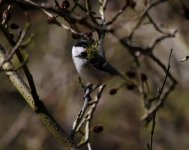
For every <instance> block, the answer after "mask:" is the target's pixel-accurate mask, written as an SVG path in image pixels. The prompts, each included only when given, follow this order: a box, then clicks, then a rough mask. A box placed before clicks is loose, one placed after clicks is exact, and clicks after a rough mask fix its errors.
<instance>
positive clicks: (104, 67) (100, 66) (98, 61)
mask: <svg viewBox="0 0 189 150" xmlns="http://www.w3.org/2000/svg"><path fill="white" fill-rule="evenodd" d="M88 62H89V63H90V65H91V66H93V67H94V68H95V69H97V70H100V71H103V72H106V73H110V74H112V75H118V74H120V73H119V72H118V71H117V70H116V69H115V68H113V67H112V66H111V65H110V64H109V63H108V62H107V60H106V59H105V58H104V57H102V56H101V55H97V56H96V57H94V58H91V59H90V60H89V59H88Z"/></svg>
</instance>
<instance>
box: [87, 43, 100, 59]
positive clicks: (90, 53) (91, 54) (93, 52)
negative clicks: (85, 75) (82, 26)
mask: <svg viewBox="0 0 189 150" xmlns="http://www.w3.org/2000/svg"><path fill="white" fill-rule="evenodd" d="M98 47H99V44H98V42H97V41H94V43H93V44H92V45H91V46H90V47H88V48H87V58H88V59H89V60H91V59H94V58H96V57H97V56H98Z"/></svg>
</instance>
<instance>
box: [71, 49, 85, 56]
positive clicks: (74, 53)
mask: <svg viewBox="0 0 189 150" xmlns="http://www.w3.org/2000/svg"><path fill="white" fill-rule="evenodd" d="M85 51H86V49H85V48H83V47H73V48H72V56H73V57H77V56H78V55H80V54H81V53H82V52H85Z"/></svg>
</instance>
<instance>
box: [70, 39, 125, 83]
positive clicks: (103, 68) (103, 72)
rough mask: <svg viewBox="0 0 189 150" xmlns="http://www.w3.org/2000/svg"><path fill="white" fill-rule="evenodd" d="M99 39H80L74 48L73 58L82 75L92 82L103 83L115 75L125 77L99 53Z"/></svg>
mask: <svg viewBox="0 0 189 150" xmlns="http://www.w3.org/2000/svg"><path fill="white" fill-rule="evenodd" d="M98 49H99V45H98V42H97V41H94V40H88V39H79V40H77V41H76V43H75V45H74V46H73V48H72V59H73V61H74V64H75V67H76V69H77V71H78V73H79V74H80V76H81V77H82V78H83V79H84V80H86V81H88V82H90V83H92V84H102V83H105V82H106V81H108V80H110V79H111V78H113V77H115V76H121V77H123V76H122V75H121V74H120V73H119V72H118V71H117V70H116V69H115V68H114V67H112V66H111V65H110V64H109V63H108V62H107V60H106V59H105V57H103V56H101V55H100V54H99V50H98Z"/></svg>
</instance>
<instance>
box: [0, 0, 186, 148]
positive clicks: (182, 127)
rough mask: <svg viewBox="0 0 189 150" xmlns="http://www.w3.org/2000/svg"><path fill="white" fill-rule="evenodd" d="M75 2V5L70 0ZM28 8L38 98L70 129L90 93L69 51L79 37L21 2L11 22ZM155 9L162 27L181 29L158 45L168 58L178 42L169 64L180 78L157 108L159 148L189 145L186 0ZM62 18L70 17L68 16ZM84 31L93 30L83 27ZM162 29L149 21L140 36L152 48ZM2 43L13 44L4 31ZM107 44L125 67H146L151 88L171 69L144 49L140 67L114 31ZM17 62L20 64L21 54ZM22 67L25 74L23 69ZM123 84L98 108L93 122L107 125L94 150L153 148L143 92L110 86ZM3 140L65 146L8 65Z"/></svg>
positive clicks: (95, 137) (1, 112)
mask: <svg viewBox="0 0 189 150" xmlns="http://www.w3.org/2000/svg"><path fill="white" fill-rule="evenodd" d="M0 2H1V1H0ZM59 2H61V1H59ZM91 2H92V3H93V5H92V6H93V7H94V8H93V10H97V8H98V3H96V1H91ZM123 2H124V1H123V0H120V1H114V0H110V1H109V3H108V6H107V13H106V18H107V20H109V19H110V18H112V16H113V15H114V14H116V12H118V11H119V10H120V9H121V8H122V6H123ZM182 2H183V3H184V4H185V5H186V6H187V7H188V8H189V2H188V0H182ZM70 3H71V5H72V1H71V0H70ZM81 4H83V2H81ZM136 4H137V5H136V7H135V9H134V10H132V9H128V10H127V11H126V12H124V13H123V14H122V15H121V16H120V17H119V19H118V20H117V21H116V23H115V24H114V27H115V28H116V29H117V30H116V32H117V34H118V35H119V37H125V36H127V35H128V34H129V32H130V28H131V27H132V25H133V23H135V21H136V19H133V18H136V17H137V16H138V15H139V14H140V12H142V10H143V9H144V2H143V1H139V2H138V1H136ZM3 10H4V7H1V5H0V11H1V13H2V11H3ZM26 11H27V12H28V14H29V16H30V18H31V28H30V30H29V33H32V34H33V39H32V42H31V44H30V45H29V46H28V47H27V49H25V50H26V52H27V53H28V54H29V62H28V66H29V68H30V70H31V73H32V75H33V78H34V81H35V84H36V88H37V91H38V94H39V96H40V99H41V100H42V101H43V102H44V104H45V105H46V107H47V108H48V110H49V112H50V113H51V114H52V115H53V116H54V117H55V118H56V120H57V121H58V123H59V124H60V125H61V126H62V127H63V128H64V129H65V130H66V131H67V133H69V132H70V130H71V127H72V124H73V121H74V120H75V119H76V117H77V114H78V112H79V110H80V108H81V106H82V104H83V100H82V97H83V94H84V93H83V90H82V88H81V85H80V84H79V82H78V73H77V72H76V69H75V68H74V65H73V62H72V58H71V49H72V45H73V44H74V42H75V40H74V39H73V38H72V36H71V33H70V32H68V31H66V30H63V29H62V28H59V27H58V26H56V25H49V24H47V16H45V15H44V14H43V13H42V12H41V11H39V10H32V9H31V10H30V9H29V8H20V7H18V6H15V7H14V8H13V9H12V10H11V12H12V13H11V15H12V18H11V21H10V22H11V23H17V24H19V25H20V27H23V26H24V23H25V17H24V15H23V14H24V13H25V12H26ZM150 14H151V16H152V17H153V19H154V20H155V21H156V22H157V24H158V25H159V26H161V27H163V28H165V29H166V30H168V31H173V30H177V31H178V32H177V34H176V37H175V38H171V39H166V40H164V41H163V42H161V43H160V44H159V45H158V46H157V47H156V48H155V50H154V53H155V55H156V56H157V57H158V58H159V59H160V60H161V61H162V62H163V63H164V64H165V65H166V64H167V62H168V58H169V53H170V50H171V49H173V56H172V59H171V69H170V71H171V73H172V74H173V76H174V77H175V78H176V80H177V81H178V84H177V86H176V89H175V90H174V91H173V92H172V93H171V94H170V95H169V96H168V98H167V99H166V101H165V103H164V106H163V108H162V109H160V111H158V114H157V117H156V118H157V120H156V127H155V134H154V150H169V149H172V150H178V149H180V150H187V149H188V147H189V109H188V108H189V102H188V101H189V92H188V90H189V84H188V83H189V78H188V74H189V67H188V64H189V62H188V61H185V62H183V63H181V62H180V59H182V58H184V57H185V56H187V55H189V54H188V49H189V30H188V26H189V20H188V18H187V17H186V13H185V12H184V9H183V6H182V3H181V1H180V0H169V1H168V2H165V3H162V4H160V5H158V6H157V7H155V8H154V9H152V10H151V11H150ZM60 20H61V19H60ZM61 21H62V22H64V20H63V19H62V20H61ZM13 32H14V31H13ZM83 32H88V30H86V29H83ZM158 36H159V34H158V33H157V31H156V30H155V29H154V28H153V27H152V25H150V24H148V22H146V23H144V24H143V25H141V27H140V28H139V29H137V30H136V33H135V35H134V39H135V41H134V43H135V44H137V45H139V46H141V47H147V46H148V45H150V43H152V42H153V40H155V39H156V38H157V37H158ZM94 37H96V35H94ZM0 43H1V44H2V46H3V47H5V48H6V49H10V48H11V47H10V45H9V43H8V42H7V40H6V39H5V37H4V35H3V34H2V32H0ZM105 49H106V56H107V59H108V61H109V62H110V63H111V64H112V65H113V66H114V67H116V68H117V69H118V70H119V71H120V72H122V73H125V72H126V71H128V70H132V71H138V72H141V73H146V75H147V76H148V82H149V87H150V89H152V90H157V89H158V87H161V85H162V83H163V77H164V76H165V74H164V72H163V71H162V70H161V68H159V66H157V64H155V63H154V62H153V61H151V60H150V59H148V58H147V57H145V56H141V57H140V59H139V61H140V68H137V67H136V64H135V62H134V60H133V57H131V56H130V54H129V53H128V50H127V49H126V48H125V47H123V46H122V45H121V44H120V43H119V42H118V41H117V39H116V38H115V37H113V36H111V35H109V34H107V36H106V38H105ZM13 61H15V63H16V60H13ZM19 73H20V74H23V72H22V71H21V70H19ZM120 83H121V81H120V80H119V79H114V80H112V81H110V82H108V84H107V87H106V89H105V91H104V93H103V96H102V98H101V100H100V103H99V105H98V107H97V110H96V111H95V116H94V118H93V121H92V126H95V125H102V126H103V127H104V130H103V132H101V133H99V134H97V133H92V134H91V135H92V136H91V138H92V143H91V145H92V147H93V149H94V150H104V149H108V150H126V149H127V150H131V149H132V150H139V149H140V150H143V149H147V143H148V142H149V140H150V131H151V127H150V126H145V125H144V123H143V122H141V117H142V116H143V113H144V110H143V106H142V102H141V100H140V97H139V95H138V94H137V93H136V92H133V91H128V90H127V89H126V88H122V89H120V90H119V91H118V93H117V94H115V95H110V94H109V90H110V89H112V88H115V87H117V86H118V85H119V84H120ZM149 125H150V124H149ZM0 143H1V144H2V145H3V147H4V148H3V149H5V150H20V149H24V150H52V149H54V150H60V149H62V145H61V144H60V143H59V142H58V141H56V139H54V138H53V137H52V136H51V135H50V134H49V133H48V131H47V130H46V128H45V126H44V125H43V124H42V123H41V121H40V120H39V119H38V117H37V116H36V115H35V114H34V113H33V112H32V111H31V109H30V108H29V107H28V106H27V105H26V103H25V101H24V100H23V98H22V97H21V95H20V94H19V93H18V92H17V91H16V89H15V88H14V87H13V85H12V84H11V82H10V81H9V79H8V78H7V77H6V75H5V73H4V72H3V71H2V72H0ZM81 149H86V148H85V147H83V148H81Z"/></svg>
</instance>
